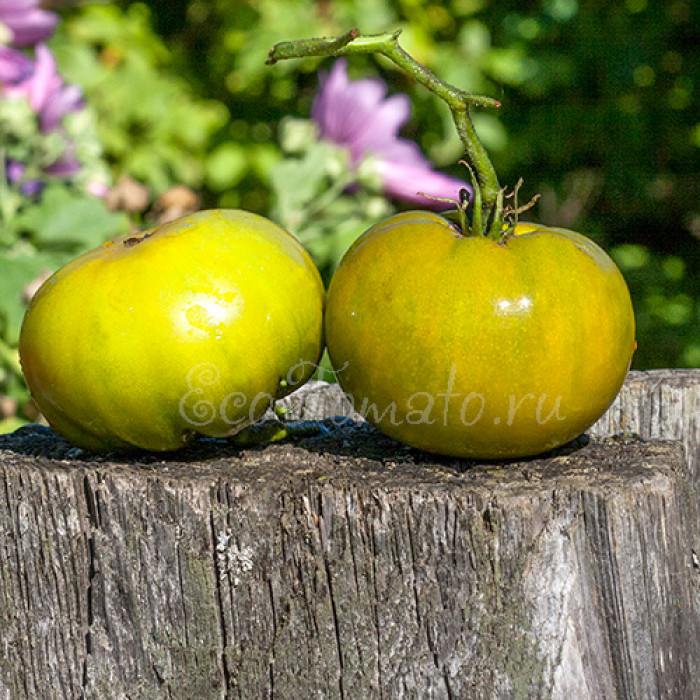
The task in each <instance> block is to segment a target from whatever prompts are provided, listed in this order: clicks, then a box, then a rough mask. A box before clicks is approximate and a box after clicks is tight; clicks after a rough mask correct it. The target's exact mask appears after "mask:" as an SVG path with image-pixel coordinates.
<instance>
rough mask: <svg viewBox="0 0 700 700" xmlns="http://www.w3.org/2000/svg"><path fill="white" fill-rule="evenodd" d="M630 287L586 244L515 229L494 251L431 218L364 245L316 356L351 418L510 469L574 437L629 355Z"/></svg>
mask: <svg viewBox="0 0 700 700" xmlns="http://www.w3.org/2000/svg"><path fill="white" fill-rule="evenodd" d="M634 333H635V330H634V313H633V309H632V303H631V300H630V296H629V291H628V289H627V285H626V283H625V281H624V279H623V277H622V275H621V273H620V271H619V270H618V268H617V267H616V265H615V264H614V262H613V261H612V259H611V258H610V257H609V256H608V255H607V254H606V253H605V251H603V249H602V248H600V247H599V246H598V245H597V244H595V243H594V242H593V241H591V240H590V239H588V238H586V237H585V236H583V235H581V234H579V233H576V232H573V231H568V230H566V229H561V228H553V227H544V226H540V225H535V224H519V225H518V226H517V227H516V229H515V231H514V234H513V235H510V236H508V237H506V238H505V239H503V240H502V241H501V242H496V241H493V240H491V239H489V238H485V237H483V236H462V235H459V234H458V233H457V232H456V231H455V229H454V227H453V226H452V224H450V223H449V222H448V221H446V220H445V219H444V218H443V217H441V216H439V215H437V214H434V213H432V212H418V211H416V212H404V213H401V214H398V215H394V216H392V217H389V219H387V220H385V221H383V222H380V223H378V224H377V225H375V226H373V227H372V228H370V229H369V230H368V231H367V232H366V233H365V234H363V235H362V236H361V237H360V238H359V239H358V240H357V241H356V242H355V244H354V245H353V246H352V247H351V248H350V250H349V251H348V253H347V254H346V256H345V257H344V259H343V261H342V262H341V264H340V266H339V267H338V269H337V271H336V273H335V275H334V277H333V279H332V281H331V284H330V287H329V290H328V296H327V310H326V342H327V345H328V351H329V355H330V358H331V362H332V363H333V366H334V367H335V368H336V370H337V378H338V381H339V383H340V385H341V387H342V388H343V390H344V391H345V392H346V393H347V394H348V395H349V396H351V397H352V399H353V401H354V405H355V409H356V410H359V411H360V413H363V415H365V417H366V418H367V419H368V420H369V421H370V422H371V423H373V424H374V425H376V426H377V427H378V428H379V429H380V430H382V431H383V432H385V433H386V434H387V435H389V436H391V437H393V438H395V439H397V440H399V441H401V442H404V443H406V444H408V445H412V446H414V447H417V448H420V449H424V450H427V451H431V452H436V453H440V454H446V455H453V456H457V457H468V458H477V459H513V458H519V457H525V456H530V455H534V454H538V453H541V452H544V451H547V450H550V449H553V448H555V447H558V446H560V445H562V444H564V443H566V442H568V441H570V440H572V439H574V438H576V437H577V436H578V435H580V434H581V433H583V432H584V431H585V430H586V429H587V428H588V427H590V426H591V425H592V424H593V423H594V422H595V421H596V420H597V419H598V418H599V417H600V416H601V415H602V414H603V412H604V411H605V410H606V409H607V407H608V406H609V405H610V403H612V401H613V400H614V398H615V396H616V395H617V392H618V391H619V389H620V387H621V385H622V382H623V381H624V378H625V376H626V373H627V371H628V369H629V365H630V362H631V358H632V354H633V352H634V347H635V338H634Z"/></svg>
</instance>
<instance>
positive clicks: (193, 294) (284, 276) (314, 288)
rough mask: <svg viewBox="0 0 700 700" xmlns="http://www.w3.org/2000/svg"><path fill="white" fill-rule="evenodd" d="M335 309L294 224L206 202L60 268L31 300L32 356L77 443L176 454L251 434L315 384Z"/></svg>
mask: <svg viewBox="0 0 700 700" xmlns="http://www.w3.org/2000/svg"><path fill="white" fill-rule="evenodd" d="M323 305H324V289H323V283H322V281H321V278H320V276H319V273H318V270H317V269H316V267H315V265H314V264H313V262H312V260H311V258H310V257H309V255H308V253H307V252H306V251H305V250H304V249H303V248H302V246H301V245H300V244H299V243H298V241H297V240H296V239H295V238H293V237H292V236H291V235H290V234H289V233H287V232H286V231H284V230H283V229H281V228H279V227H278V226H277V225H276V224H274V223H272V222H271V221H268V220H267V219H264V218H263V217H260V216H257V215H255V214H251V213H248V212H244V211H238V210H211V211H201V212H198V213H196V214H192V215H189V216H185V217H183V218H181V219H178V220H177V221H173V222H170V223H167V224H164V225H162V226H159V227H157V228H154V229H151V230H150V231H146V232H143V233H140V234H138V235H135V236H129V235H126V236H122V237H120V238H115V239H114V240H111V241H108V242H107V243H105V244H104V245H102V246H100V247H99V248H96V249H94V250H92V251H89V252H87V253H85V254H84V255H81V256H80V257H78V258H76V259H75V260H73V261H72V262H70V263H68V264H67V265H66V266H65V267H63V268H61V269H60V270H59V271H58V272H56V273H55V274H54V275H53V276H52V277H51V278H50V279H49V280H48V281H47V282H46V283H45V284H44V285H43V286H42V287H41V289H40V290H39V292H38V293H37V294H36V295H35V296H34V298H33V299H32V301H31V303H30V305H29V308H28V309H27V313H26V315H25V318H24V323H23V325H22V332H21V336H20V346H19V350H20V359H21V362H22V368H23V370H24V375H25V378H26V380H27V384H28V385H29V389H30V390H31V393H32V396H33V397H34V399H35V401H36V403H37V405H38V406H39V409H40V410H41V412H42V413H43V414H44V416H46V418H47V420H48V421H49V423H50V424H51V425H52V426H53V427H54V428H55V429H56V430H57V431H58V432H59V433H62V434H63V435H64V436H65V437H66V438H67V439H68V440H70V441H71V442H73V443H74V444H76V445H78V446H80V447H85V448H88V449H90V450H94V451H105V450H121V449H126V448H130V447H139V448H144V449H149V450H172V449H176V448H178V447H181V446H183V445H184V444H185V443H186V442H188V441H189V440H190V439H191V438H192V437H194V436H195V435H196V434H197V433H201V434H203V435H208V436H224V435H229V434H232V433H235V432H237V431H238V430H240V429H242V428H243V427H245V426H246V425H248V424H250V423H252V422H254V421H255V420H257V419H258V418H259V417H260V416H261V415H262V414H263V413H264V411H265V410H266V408H267V407H268V406H269V405H270V403H271V402H272V400H273V399H276V398H281V397H282V396H284V395H286V394H287V393H289V392H290V391H292V390H293V389H294V388H296V387H298V386H299V385H300V384H302V383H304V382H305V381H306V380H307V379H309V377H310V376H311V374H313V371H314V369H315V366H314V363H315V362H316V361H317V360H318V358H319V356H320V354H321V351H322V349H323Z"/></svg>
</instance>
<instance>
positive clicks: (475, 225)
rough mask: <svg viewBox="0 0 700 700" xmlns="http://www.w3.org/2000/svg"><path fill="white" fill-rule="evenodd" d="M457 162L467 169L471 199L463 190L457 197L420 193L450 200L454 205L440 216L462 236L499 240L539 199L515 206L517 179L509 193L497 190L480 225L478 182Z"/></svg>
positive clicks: (538, 196) (471, 173) (536, 197)
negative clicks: (490, 209)
mask: <svg viewBox="0 0 700 700" xmlns="http://www.w3.org/2000/svg"><path fill="white" fill-rule="evenodd" d="M459 162H460V164H461V165H464V166H465V167H466V168H467V169H468V170H469V174H470V176H471V179H472V185H473V188H474V198H473V201H472V199H471V198H470V196H469V192H468V191H467V190H466V189H462V190H460V192H459V200H456V199H449V198H445V197H431V196H430V195H426V194H423V193H421V194H423V196H424V197H428V198H429V199H434V200H437V201H440V202H451V203H452V204H454V205H455V208H454V209H451V210H448V211H447V212H444V213H443V216H444V217H445V218H446V219H448V221H449V222H450V224H451V225H452V228H454V230H455V231H456V232H457V233H458V234H459V235H460V236H462V237H463V238H469V237H472V236H484V237H486V238H491V239H492V240H494V241H496V242H497V243H500V242H501V241H503V239H504V238H506V237H508V236H510V235H512V234H513V231H514V229H515V227H516V226H517V225H518V216H519V215H520V214H522V213H523V212H526V211H527V210H528V209H531V208H532V207H533V206H534V205H535V203H536V202H537V200H538V199H539V198H540V195H539V194H536V195H535V196H534V197H532V199H531V200H530V201H529V202H527V204H523V205H522V206H519V205H518V192H519V191H520V188H521V187H522V185H523V179H522V178H520V179H519V180H518V182H517V183H516V184H515V187H514V188H513V190H512V191H511V192H508V191H507V188H506V187H503V188H501V189H499V191H498V196H497V198H496V205H495V207H494V212H493V215H492V216H488V214H489V212H487V225H486V226H484V224H483V221H484V211H483V208H482V203H481V190H480V188H479V183H478V182H477V179H476V177H475V175H474V172H473V170H472V169H471V167H470V166H469V164H468V163H467V162H466V161H463V160H461V161H459ZM506 200H512V201H506ZM470 204H471V205H472V216H471V221H470V220H469V217H468V216H467V211H468V209H469V206H470ZM489 219H490V220H489Z"/></svg>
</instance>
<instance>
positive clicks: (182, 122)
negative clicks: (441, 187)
mask: <svg viewBox="0 0 700 700" xmlns="http://www.w3.org/2000/svg"><path fill="white" fill-rule="evenodd" d="M47 4H48V5H51V3H50V2H48V3H47ZM53 4H54V9H56V10H59V11H60V12H61V17H62V22H61V25H60V26H59V30H58V33H57V35H56V36H55V37H54V38H53V39H52V40H51V42H50V45H51V47H52V48H53V50H54V51H55V53H56V55H57V58H58V61H59V66H60V68H61V71H62V73H63V74H64V76H65V77H66V79H67V80H68V81H69V82H76V83H79V84H80V85H82V86H83V88H84V91H85V95H86V99H87V102H88V104H89V105H90V108H91V110H93V111H94V113H95V114H96V117H97V119H96V124H97V130H98V137H99V141H100V143H101V146H102V149H103V151H104V157H105V159H106V162H107V164H108V165H109V167H110V169H111V171H112V176H113V179H115V180H116V178H118V177H119V176H121V175H122V174H128V175H130V176H132V177H133V178H135V179H136V180H139V181H141V182H143V183H145V184H147V185H148V186H149V187H150V189H151V191H152V192H153V193H155V194H157V193H158V192H162V191H163V190H165V189H166V188H167V187H169V186H172V185H174V184H185V185H189V186H191V187H194V188H195V189H197V191H198V192H199V193H200V194H201V196H202V199H203V204H204V206H225V207H242V208H245V209H249V210H252V211H255V212H258V213H261V214H264V215H268V216H271V217H272V218H276V219H277V220H279V221H281V222H282V223H283V224H284V225H286V226H288V227H289V228H290V229H291V230H292V231H293V232H294V233H296V234H297V235H299V236H300V238H301V239H302V240H303V241H304V243H305V245H307V246H308V247H309V249H310V250H311V252H312V254H313V255H314V257H315V258H316V260H317V261H318V263H319V265H320V266H321V268H322V269H323V271H324V274H325V277H326V279H328V278H329V277H330V275H331V274H332V271H333V268H334V266H335V264H337V261H338V260H339V258H340V256H341V255H342V253H343V252H344V250H345V249H346V248H347V246H348V245H349V244H350V243H351V242H352V240H353V239H354V238H355V236H356V235H358V234H359V233H360V232H361V231H362V230H363V228H365V227H366V226H369V225H370V224H371V223H373V222H374V221H376V220H377V219H378V218H381V217H382V216H384V215H385V214H386V213H387V212H388V211H390V210H391V209H392V208H395V207H398V206H399V205H398V204H397V203H390V202H387V201H386V200H385V199H384V198H381V197H378V196H377V193H376V188H375V189H373V188H372V187H371V183H364V184H365V185H368V186H367V187H365V188H362V189H361V190H359V191H357V192H355V191H353V193H350V194H349V193H347V192H345V193H343V192H342V191H340V190H342V184H343V182H342V179H341V180H339V179H338V174H339V173H342V172H343V167H342V158H343V154H342V153H339V152H338V151H337V150H334V149H333V148H331V147H329V146H328V144H319V143H316V142H313V140H311V141H310V140H308V139H307V140H306V141H303V140H302V142H296V141H295V133H301V132H303V131H304V130H305V129H308V128H309V125H310V123H309V122H308V121H305V120H308V117H309V113H310V108H311V102H312V99H313V95H314V92H315V90H316V87H317V71H318V70H319V69H324V68H328V66H329V65H330V61H321V60H317V59H308V60H300V61H289V62H281V63H278V64H276V65H275V66H267V65H265V58H266V56H267V52H268V51H269V49H270V48H271V46H272V45H273V44H275V43H277V42H279V41H283V40H286V39H296V38H304V37H310V36H324V35H325V36H328V35H336V34H340V33H342V32H345V31H347V30H348V29H349V28H351V27H355V26H356V27H358V28H360V30H361V31H363V32H366V33H372V32H381V31H385V30H389V29H394V28H401V29H402V30H403V34H402V38H401V41H402V45H403V46H404V48H405V49H406V50H407V51H408V52H409V53H411V54H412V55H414V56H415V57H416V58H417V59H418V60H419V61H421V62H423V63H424V64H426V65H427V66H429V67H430V68H431V69H432V70H434V71H435V72H436V73H438V74H439V75H440V76H441V77H442V78H443V79H445V80H447V81H449V82H451V83H453V84H455V85H458V86H459V87H460V88H463V89H467V90H472V91H474V92H480V93H483V94H488V95H491V96H494V97H497V98H498V99H499V100H500V101H501V102H502V107H501V109H500V110H498V111H486V110H480V111H478V112H477V113H476V114H475V123H476V126H477V131H478V133H479V134H480V136H481V138H482V140H483V141H484V144H485V145H486V147H487V148H488V149H489V152H490V154H491V156H492V159H493V161H494V165H495V166H496V169H497V170H498V172H499V175H500V179H501V183H502V184H508V185H510V186H512V185H513V184H514V183H515V182H516V181H517V179H518V178H519V177H523V178H524V180H525V185H524V187H523V189H522V191H521V197H522V199H523V200H527V199H529V198H530V196H532V195H534V194H535V193H537V192H539V193H541V195H542V197H541V199H540V202H539V204H538V206H537V208H536V209H534V210H532V211H531V212H528V215H529V218H531V219H538V220H540V221H542V222H543V223H548V224H554V225H560V226H566V227H571V228H575V229H576V230H579V231H581V232H582V233H585V234H587V235H590V236H591V237H593V238H595V239H596V240H598V241H599V242H600V243H601V244H602V245H603V246H605V247H606V248H607V249H608V250H610V251H611V253H612V255H613V257H614V258H615V259H616V260H617V262H618V264H619V265H620V267H621V269H622V271H623V274H624V275H625V277H626V278H627V280H628V283H629V285H630V289H631V291H632V295H633V300H634V304H635V309H636V314H637V322H638V340H639V349H638V351H637V353H636V355H635V359H634V363H633V366H634V367H636V368H651V367H662V366H666V367H676V366H678V367H680V366H692V367H697V366H700V281H699V279H700V250H699V247H700V240H699V239H700V205H699V203H698V202H699V201H700V178H699V176H698V165H699V158H698V155H699V151H700V122H699V121H698V104H697V93H698V90H697V88H698V82H699V81H700V66H699V61H698V51H697V46H698V45H700V41H699V39H700V36H698V35H699V34H700V21H699V20H700V17H699V15H700V5H698V3H693V2H692V0H672V1H671V2H668V3H651V2H648V0H621V1H619V2H615V3H605V2H601V1H600V0H539V1H537V2H531V3H522V2H518V3H516V2H514V1H513V0H504V1H501V2H496V1H495V0H444V1H443V2H437V0H434V1H431V0H264V2H263V0H238V1H237V2H235V3H231V2H229V1H228V0H147V1H143V0H141V1H138V2H132V1H126V0H124V1H122V2H90V1H89V0H83V2H79V3H64V2H55V3H53ZM349 70H350V76H351V77H352V78H359V77H365V76H370V75H375V76H379V77H381V78H383V79H384V80H385V81H386V82H387V83H388V84H389V85H390V89H391V91H393V92H406V93H408V94H409V95H410V97H411V101H412V104H413V116H412V119H411V122H410V124H409V125H407V126H406V128H405V129H404V130H403V132H402V135H403V136H405V137H407V138H411V139H414V140H415V141H417V142H418V143H419V144H420V146H421V147H422V148H423V150H424V151H425V152H426V153H427V155H428V156H429V157H430V158H431V159H432V160H433V162H434V163H435V164H436V166H437V167H439V168H441V169H443V170H444V171H445V172H448V173H450V174H451V175H454V176H457V177H460V178H464V177H465V173H464V170H463V168H462V167H461V166H459V165H458V164H457V162H458V160H459V159H460V157H461V155H462V153H461V145H460V142H459V140H458V138H457V135H456V133H455V131H454V128H453V125H452V123H451V119H450V115H449V113H448V111H447V109H446V108H445V107H444V105H442V104H440V103H438V101H437V100H436V99H435V98H434V97H433V96H432V95H430V94H429V93H427V92H426V91H425V90H423V89H422V88H420V86H417V85H415V84H414V83H413V82H412V81H411V80H410V79H409V78H407V77H406V76H405V75H403V74H401V73H400V72H399V71H398V70H396V69H395V67H394V66H393V65H392V64H390V63H389V62H388V61H385V60H383V59H380V60H376V59H374V58H372V57H366V58H354V59H353V60H352V61H351V62H350V66H349ZM334 188H335V190H334ZM329 191H330V192H331V194H332V196H330V195H327V194H326V193H328V192H329ZM63 198H64V195H62V194H61V193H60V192H59V191H58V189H57V191H56V192H47V193H46V197H45V199H44V201H43V202H42V204H41V205H40V206H38V207H37V208H36V212H35V213H34V214H33V215H32V216H34V217H35V221H34V222H33V223H32V222H31V221H25V224H24V226H25V229H24V233H23V234H21V236H20V239H18V241H15V243H16V245H13V247H12V250H10V248H8V247H7V246H6V247H5V249H4V252H2V255H3V256H5V257H4V258H3V259H2V260H0V265H2V269H3V270H5V269H7V270H8V271H10V272H9V273H8V274H5V272H3V274H2V275H0V294H2V296H3V299H5V298H8V297H7V295H8V294H11V295H12V303H11V304H10V305H9V307H8V308H10V307H11V308H10V310H9V311H7V312H5V317H4V320H3V321H2V323H4V324H5V326H4V327H3V329H2V331H3V333H2V335H3V338H4V339H5V344H4V345H3V347H2V348H1V349H2V350H3V353H5V355H7V354H8V353H10V358H9V360H7V362H6V363H5V367H6V368H7V367H8V366H9V365H8V362H10V363H11V361H12V360H13V357H14V356H13V355H12V352H13V347H12V346H13V342H14V340H15V338H16V333H17V328H18V322H19V317H20V316H21V310H22V308H21V306H20V304H21V301H20V300H19V299H18V297H17V289H18V288H19V286H20V285H21V284H24V283H26V281H27V280H30V279H32V277H33V276H36V274H38V273H39V272H41V271H43V270H45V269H53V268H54V267H55V266H57V265H58V264H60V262H61V261H62V260H64V259H65V256H66V255H69V254H74V253H75V252H77V251H79V250H81V249H83V248H84V247H85V246H86V245H89V244H92V243H94V242H96V241H97V240H98V239H100V238H101V237H106V236H107V235H111V232H112V230H111V229H112V228H113V227H114V224H115V219H113V218H109V217H108V218H105V217H103V215H102V214H101V213H98V212H97V211H94V212H91V211H90V207H91V206H93V205H90V204H88V202H87V201H77V202H75V203H69V202H68V201H67V199H66V200H65V201H64V199H63ZM79 199H80V198H79ZM62 207H64V208H65V207H71V209H70V211H66V210H65V209H62ZM93 223H94V226H93ZM117 223H119V224H120V225H122V226H125V225H126V224H125V222H124V219H123V218H121V217H120V218H119V221H118V222H117ZM139 223H141V222H139ZM26 227H33V230H32V231H31V232H29V229H28V228H26ZM8 256H9V257H8ZM10 258H11V260H10ZM10 279H12V280H14V281H9V280H10ZM12 376H13V375H12V373H11V372H10V373H8V372H7V371H6V373H5V380H4V381H3V380H2V377H1V376H0V393H12V392H13V391H15V389H13V388H12V386H10V385H11V384H12V382H13V381H15V380H14V379H12V378H11V377H12ZM17 391H19V389H17Z"/></svg>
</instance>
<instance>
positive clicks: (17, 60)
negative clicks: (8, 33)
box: [0, 46, 34, 83]
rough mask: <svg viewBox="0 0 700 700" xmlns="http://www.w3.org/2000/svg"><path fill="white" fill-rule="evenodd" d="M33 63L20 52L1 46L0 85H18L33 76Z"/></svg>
mask: <svg viewBox="0 0 700 700" xmlns="http://www.w3.org/2000/svg"><path fill="white" fill-rule="evenodd" d="M33 67H34V66H33V64H32V62H31V61H30V60H29V59H28V58H27V57H26V56H25V55H24V54H23V53H20V52H19V51H15V50H14V49H11V48H9V47H8V46H0V83H16V82H20V81H22V80H24V79H25V78H26V77H27V76H28V75H30V74H31V72H32V69H33Z"/></svg>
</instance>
